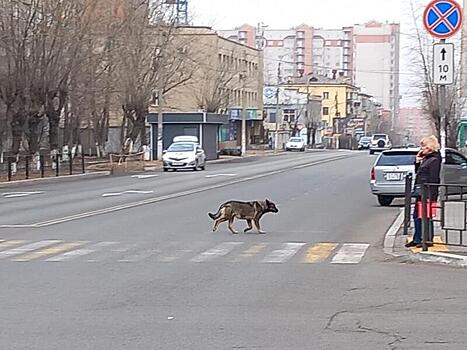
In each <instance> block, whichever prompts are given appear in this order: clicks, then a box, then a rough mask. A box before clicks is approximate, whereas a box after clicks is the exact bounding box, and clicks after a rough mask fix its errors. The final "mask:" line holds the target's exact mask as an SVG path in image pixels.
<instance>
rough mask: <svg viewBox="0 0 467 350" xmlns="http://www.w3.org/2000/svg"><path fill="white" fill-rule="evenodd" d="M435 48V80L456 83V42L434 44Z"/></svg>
mask: <svg viewBox="0 0 467 350" xmlns="http://www.w3.org/2000/svg"><path fill="white" fill-rule="evenodd" d="M433 50H434V51H433V82H434V83H435V84H436V85H451V84H454V44H434V46H433Z"/></svg>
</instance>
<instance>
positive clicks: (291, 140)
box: [289, 137, 302, 142]
mask: <svg viewBox="0 0 467 350" xmlns="http://www.w3.org/2000/svg"><path fill="white" fill-rule="evenodd" d="M289 142H302V139H301V138H299V137H294V138H291V139H290V140H289Z"/></svg>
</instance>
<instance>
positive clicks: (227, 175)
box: [205, 174, 237, 179]
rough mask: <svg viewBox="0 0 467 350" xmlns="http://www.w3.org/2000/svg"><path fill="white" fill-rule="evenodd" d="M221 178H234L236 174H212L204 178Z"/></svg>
mask: <svg viewBox="0 0 467 350" xmlns="http://www.w3.org/2000/svg"><path fill="white" fill-rule="evenodd" d="M221 176H226V177H234V176H237V174H213V175H206V176H205V178H207V179H209V178H213V177H221Z"/></svg>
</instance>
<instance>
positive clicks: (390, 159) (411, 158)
mask: <svg viewBox="0 0 467 350" xmlns="http://www.w3.org/2000/svg"><path fill="white" fill-rule="evenodd" d="M415 156H416V153H414V152H390V153H383V154H382V155H381V157H380V158H379V160H378V163H377V164H376V165H377V166H399V165H412V164H414V163H415Z"/></svg>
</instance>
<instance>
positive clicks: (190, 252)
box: [0, 239, 370, 265]
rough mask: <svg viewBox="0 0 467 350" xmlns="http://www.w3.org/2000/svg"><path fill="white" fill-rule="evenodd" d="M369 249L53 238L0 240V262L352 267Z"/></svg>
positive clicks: (333, 245) (361, 246)
mask: <svg viewBox="0 0 467 350" xmlns="http://www.w3.org/2000/svg"><path fill="white" fill-rule="evenodd" d="M369 247H370V245H369V244H366V243H330V242H324V243H305V242H285V243H276V242H259V243H258V242H217V243H215V242H200V241H198V242H160V243H155V242H151V243H148V242H139V243H136V242H114V241H104V242H90V241H69V242H66V241H62V240H57V239H50V240H41V241H26V240H0V263H1V262H2V261H3V262H4V261H11V262H18V263H19V262H23V263H25V262H37V261H41V262H45V263H66V262H82V263H101V262H115V263H138V262H153V263H173V262H190V263H210V262H213V261H219V262H226V263H247V262H250V263H260V264H284V263H299V264H322V263H330V264H337V265H355V264H359V263H361V262H362V260H363V259H364V257H365V254H366V253H367V251H368V248H369Z"/></svg>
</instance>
